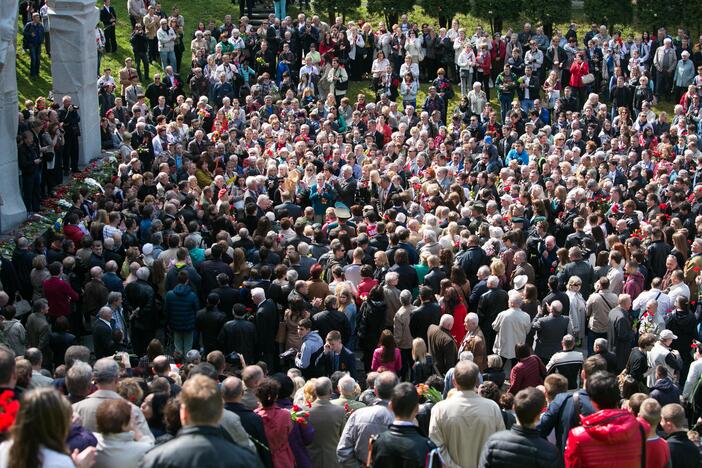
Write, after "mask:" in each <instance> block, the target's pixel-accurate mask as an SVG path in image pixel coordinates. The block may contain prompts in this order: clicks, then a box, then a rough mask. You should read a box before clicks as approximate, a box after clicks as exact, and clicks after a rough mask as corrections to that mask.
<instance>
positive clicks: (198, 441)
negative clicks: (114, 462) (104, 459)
mask: <svg viewBox="0 0 702 468" xmlns="http://www.w3.org/2000/svg"><path fill="white" fill-rule="evenodd" d="M140 466H141V467H143V468H156V467H165V466H167V467H169V468H180V467H182V468H190V467H193V466H226V467H228V468H252V467H260V466H262V465H261V461H260V460H259V458H258V457H257V456H256V455H255V454H254V453H253V452H251V451H249V450H248V449H245V448H243V447H241V446H239V445H236V444H235V443H234V442H232V440H231V438H230V437H229V435H228V434H226V433H225V431H224V429H222V428H220V427H211V426H188V427H184V428H183V429H181V431H180V432H179V433H178V436H177V437H176V438H175V439H172V440H170V441H168V442H166V443H165V444H163V445H159V446H158V447H155V448H154V449H152V450H151V451H149V453H147V454H146V455H144V458H143V459H142V461H141V465H140Z"/></svg>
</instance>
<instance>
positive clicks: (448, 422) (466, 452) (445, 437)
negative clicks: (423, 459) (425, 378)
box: [429, 390, 505, 468]
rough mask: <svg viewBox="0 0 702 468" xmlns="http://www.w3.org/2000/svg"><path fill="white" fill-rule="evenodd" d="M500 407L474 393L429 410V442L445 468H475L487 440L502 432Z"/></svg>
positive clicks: (438, 404) (459, 396)
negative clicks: (438, 453)
mask: <svg viewBox="0 0 702 468" xmlns="http://www.w3.org/2000/svg"><path fill="white" fill-rule="evenodd" d="M504 428H505V424H504V422H503V421H502V413H501V412H500V407H499V406H497V403H495V402H494V401H492V400H488V399H487V398H483V397H481V396H478V395H477V394H476V393H475V392H474V391H472V390H470V391H459V392H457V393H456V394H455V395H453V396H452V397H450V398H449V399H447V400H443V401H440V402H439V403H437V404H436V405H434V407H433V408H432V410H431V420H430V421H429V438H430V439H431V440H432V442H434V443H435V444H436V446H437V447H438V448H439V451H440V452H441V456H442V458H443V460H444V462H445V463H446V465H445V466H446V467H447V468H459V467H460V468H474V467H477V466H478V462H479V460H480V452H481V450H482V449H483V446H484V445H485V442H486V441H487V439H488V437H490V436H491V435H493V434H494V433H495V432H498V431H502V430H504Z"/></svg>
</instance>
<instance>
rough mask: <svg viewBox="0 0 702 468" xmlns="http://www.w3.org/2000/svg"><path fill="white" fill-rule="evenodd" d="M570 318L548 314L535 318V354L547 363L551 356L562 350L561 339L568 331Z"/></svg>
mask: <svg viewBox="0 0 702 468" xmlns="http://www.w3.org/2000/svg"><path fill="white" fill-rule="evenodd" d="M568 323H569V321H568V319H567V318H566V317H563V316H562V315H557V316H554V315H551V314H549V315H547V316H546V317H540V318H537V319H534V322H533V323H532V328H533V329H534V330H536V331H537V333H536V346H534V354H536V355H537V356H539V357H540V358H541V360H542V361H543V362H544V363H547V362H548V361H549V360H550V359H551V356H553V355H554V354H556V353H557V352H559V351H560V350H561V340H562V339H563V336H564V335H566V334H567V333H568Z"/></svg>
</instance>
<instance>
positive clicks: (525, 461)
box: [479, 424, 563, 468]
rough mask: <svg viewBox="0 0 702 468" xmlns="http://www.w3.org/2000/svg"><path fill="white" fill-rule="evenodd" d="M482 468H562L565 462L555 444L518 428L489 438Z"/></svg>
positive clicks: (525, 429)
mask: <svg viewBox="0 0 702 468" xmlns="http://www.w3.org/2000/svg"><path fill="white" fill-rule="evenodd" d="M479 466H480V467H481V468H488V467H490V468H500V467H504V468H507V467H510V468H511V467H515V466H522V467H524V468H527V467H529V468H537V467H544V468H546V467H548V468H556V467H560V466H563V458H562V457H561V455H560V454H559V453H558V449H557V448H556V447H555V446H554V445H553V444H551V443H549V442H548V441H546V440H545V439H543V438H542V437H541V435H540V434H539V431H537V430H536V429H530V428H527V427H523V426H520V425H518V424H515V425H514V426H512V429H510V430H509V431H500V432H497V433H495V434H493V435H491V436H490V438H489V439H488V440H487V442H486V443H485V447H483V452H482V455H481V456H480V465H479Z"/></svg>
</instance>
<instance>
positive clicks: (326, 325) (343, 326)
mask: <svg viewBox="0 0 702 468" xmlns="http://www.w3.org/2000/svg"><path fill="white" fill-rule="evenodd" d="M312 329H313V330H317V332H318V333H319V336H320V337H321V338H322V340H324V339H326V337H327V333H329V332H330V331H332V330H336V331H338V332H339V333H341V342H342V343H348V340H349V337H350V336H351V324H350V323H349V319H348V318H347V317H346V315H345V314H344V313H343V312H340V311H338V310H323V311H321V312H318V313H316V314H314V316H313V317H312Z"/></svg>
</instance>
